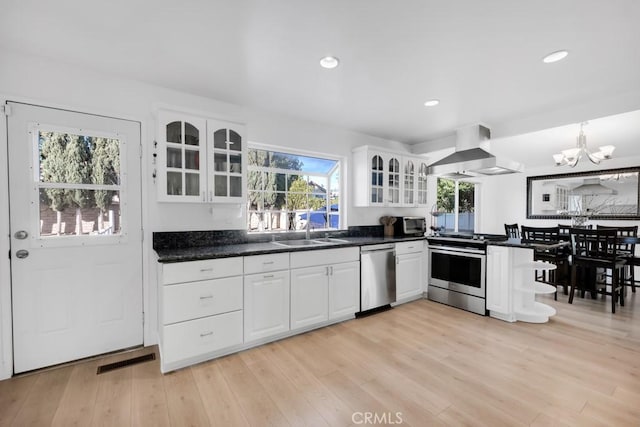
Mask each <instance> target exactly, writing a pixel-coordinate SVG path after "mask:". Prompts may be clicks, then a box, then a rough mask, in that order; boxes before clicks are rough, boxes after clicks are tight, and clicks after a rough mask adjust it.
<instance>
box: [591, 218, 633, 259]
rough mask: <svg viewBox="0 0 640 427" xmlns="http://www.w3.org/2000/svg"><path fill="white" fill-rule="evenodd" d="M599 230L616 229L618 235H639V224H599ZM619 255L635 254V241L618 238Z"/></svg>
mask: <svg viewBox="0 0 640 427" xmlns="http://www.w3.org/2000/svg"><path fill="white" fill-rule="evenodd" d="M597 229H598V230H616V235H617V237H638V226H637V225H634V226H628V227H612V226H608V225H598V226H597ZM616 246H617V251H618V255H633V254H635V252H636V245H635V243H624V242H620V240H619V239H618V244H617V245H616Z"/></svg>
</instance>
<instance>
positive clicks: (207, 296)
mask: <svg viewBox="0 0 640 427" xmlns="http://www.w3.org/2000/svg"><path fill="white" fill-rule="evenodd" d="M212 298H213V295H203V296H201V297H200V299H201V300H202V299H212Z"/></svg>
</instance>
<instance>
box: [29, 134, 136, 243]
mask: <svg viewBox="0 0 640 427" xmlns="http://www.w3.org/2000/svg"><path fill="white" fill-rule="evenodd" d="M29 132H30V133H31V144H30V145H31V165H32V174H31V176H32V184H33V186H32V191H31V196H30V200H31V221H32V224H33V226H34V230H36V231H37V232H36V233H33V235H31V236H29V238H30V239H31V240H32V241H33V243H34V244H35V245H36V246H39V247H43V248H45V247H72V246H94V245H111V244H120V243H125V242H127V240H128V224H127V219H126V218H127V215H129V214H130V212H128V209H127V191H126V188H127V174H126V173H123V172H122V171H123V170H126V165H127V155H126V152H127V148H126V145H127V140H126V136H125V135H121V134H119V133H117V132H105V131H97V130H92V129H83V128H73V127H64V126H57V125H49V124H44V123H31V124H30V126H29ZM40 132H56V133H66V134H70V135H81V136H88V137H98V138H107V139H116V140H118V141H119V153H118V154H119V157H120V176H119V180H120V183H119V184H69V183H45V182H41V181H40ZM51 188H53V189H70V190H76V189H80V190H107V191H116V192H118V198H119V210H120V218H119V221H118V222H119V225H120V232H119V233H118V234H81V235H75V234H65V235H59V236H58V235H56V236H42V235H41V230H40V221H41V218H40V190H41V189H51Z"/></svg>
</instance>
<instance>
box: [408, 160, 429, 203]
mask: <svg viewBox="0 0 640 427" xmlns="http://www.w3.org/2000/svg"><path fill="white" fill-rule="evenodd" d="M402 161H403V167H402V176H403V190H402V191H403V200H402V204H403V206H407V207H425V206H427V159H425V158H422V157H403V158H402Z"/></svg>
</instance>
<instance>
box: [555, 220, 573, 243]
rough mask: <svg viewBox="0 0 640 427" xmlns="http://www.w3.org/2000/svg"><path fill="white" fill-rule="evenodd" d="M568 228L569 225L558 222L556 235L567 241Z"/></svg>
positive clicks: (569, 228) (569, 227)
mask: <svg viewBox="0 0 640 427" xmlns="http://www.w3.org/2000/svg"><path fill="white" fill-rule="evenodd" d="M569 230H571V226H570V225H564V224H558V237H559V238H560V240H564V241H565V242H568V241H569Z"/></svg>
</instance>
